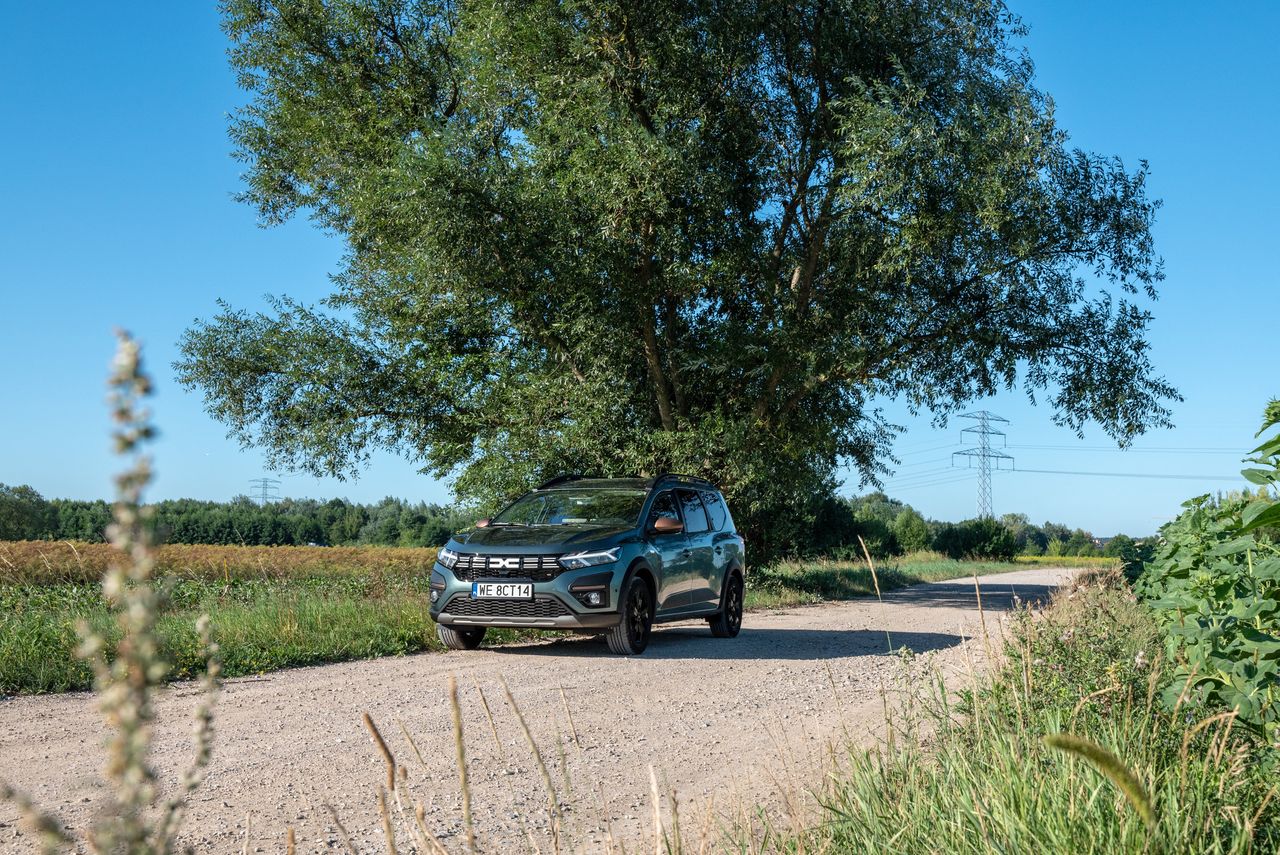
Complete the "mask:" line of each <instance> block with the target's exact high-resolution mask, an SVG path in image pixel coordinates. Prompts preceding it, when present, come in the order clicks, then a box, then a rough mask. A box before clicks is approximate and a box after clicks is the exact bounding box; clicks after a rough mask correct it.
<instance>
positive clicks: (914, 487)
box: [893, 475, 977, 493]
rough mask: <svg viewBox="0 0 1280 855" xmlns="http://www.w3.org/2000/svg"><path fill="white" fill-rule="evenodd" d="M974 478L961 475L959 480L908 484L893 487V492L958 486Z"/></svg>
mask: <svg viewBox="0 0 1280 855" xmlns="http://www.w3.org/2000/svg"><path fill="white" fill-rule="evenodd" d="M976 477H977V476H976V475H962V476H960V477H959V478H946V479H943V480H941V481H926V482H925V483H923V484H908V485H907V486H905V487H894V488H893V491H894V492H895V493H905V492H907V491H908V490H919V489H922V488H924V487H943V486H946V485H947V484H960V483H963V482H966V481H972V480H973V479H974V478H976Z"/></svg>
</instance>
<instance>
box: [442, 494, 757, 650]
mask: <svg viewBox="0 0 1280 855" xmlns="http://www.w3.org/2000/svg"><path fill="white" fill-rule="evenodd" d="M745 574H746V556H745V544H744V542H743V539H742V536H741V535H740V534H738V531H737V529H736V528H735V527H734V523H733V516H732V515H731V514H730V513H729V508H728V506H727V505H726V504H725V501H724V496H723V495H722V494H721V492H720V490H719V489H718V488H717V487H716V486H715V485H714V484H712V483H711V482H710V481H706V480H703V479H701V478H693V477H689V476H685V475H660V476H658V477H656V478H649V479H640V478H614V479H603V478H586V477H582V476H579V475H564V476H560V477H558V478H553V479H552V480H550V481H548V482H546V483H545V484H542V485H541V486H539V487H538V488H537V489H536V490H534V491H533V492H531V493H527V494H525V495H524V496H521V497H520V498H519V499H517V500H516V501H515V502H513V503H512V504H510V505H509V506H508V507H507V508H506V509H504V510H503V511H502V512H501V513H499V514H497V515H496V516H494V517H493V518H492V519H485V520H480V521H479V522H478V523H476V527H475V528H474V529H472V530H469V531H468V532H466V533H463V534H459V535H456V536H454V537H453V538H452V539H450V540H449V542H448V544H446V545H445V546H444V547H443V548H441V550H440V552H439V555H438V557H437V561H436V564H435V566H434V568H433V569H432V573H431V583H430V584H431V602H432V605H431V617H432V618H434V619H435V621H436V624H437V626H436V632H437V634H438V635H439V638H440V641H441V642H442V643H443V644H444V645H445V646H446V647H448V648H451V649H455V650H458V649H468V650H469V649H474V648H476V647H478V646H479V645H480V643H481V642H482V641H483V640H484V636H485V631H486V630H487V629H488V628H489V627H521V628H533V629H555V630H574V631H579V632H585V633H590V634H599V633H603V634H604V635H605V636H606V637H607V639H608V642H609V648H610V649H611V650H612V651H613V652H614V653H618V654H622V655H634V654H638V653H642V652H644V649H645V647H646V646H647V645H648V643H649V637H650V634H651V632H652V629H653V625H654V624H655V623H663V622H666V621H675V620H688V619H691V618H704V619H705V620H706V621H707V623H708V624H709V625H710V628H711V633H712V635H714V636H716V637H718V638H733V637H735V636H736V635H737V634H738V631H739V630H740V629H741V627H742V608H743V594H744V588H745Z"/></svg>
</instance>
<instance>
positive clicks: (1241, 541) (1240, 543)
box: [1205, 534, 1257, 558]
mask: <svg viewBox="0 0 1280 855" xmlns="http://www.w3.org/2000/svg"><path fill="white" fill-rule="evenodd" d="M1256 547H1257V543H1255V542H1254V539H1253V535H1251V534H1249V535H1244V536H1242V537H1237V538H1233V539H1231V540H1228V541H1227V542H1226V543H1220V544H1218V545H1217V546H1215V547H1214V548H1213V549H1210V550H1209V551H1208V552H1206V553H1205V555H1206V556H1208V557H1210V558H1218V557H1221V556H1223V555H1234V554H1236V553H1238V552H1245V551H1246V550H1249V549H1254V548H1256Z"/></svg>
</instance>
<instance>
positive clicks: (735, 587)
mask: <svg viewBox="0 0 1280 855" xmlns="http://www.w3.org/2000/svg"><path fill="white" fill-rule="evenodd" d="M744 594H745V586H744V585H743V584H742V576H741V575H740V574H739V573H738V571H736V570H735V571H733V572H732V573H730V574H729V578H728V579H726V580H725V583H724V594H722V595H721V598H720V602H721V603H722V604H723V605H722V606H721V607H720V612H719V613H718V614H716V615H715V616H714V617H712V618H710V619H709V620H708V621H707V623H709V624H710V625H711V634H712V635H714V636H715V637H716V638H734V637H736V636H737V634H738V631H739V630H741V629H742V607H743V597H744Z"/></svg>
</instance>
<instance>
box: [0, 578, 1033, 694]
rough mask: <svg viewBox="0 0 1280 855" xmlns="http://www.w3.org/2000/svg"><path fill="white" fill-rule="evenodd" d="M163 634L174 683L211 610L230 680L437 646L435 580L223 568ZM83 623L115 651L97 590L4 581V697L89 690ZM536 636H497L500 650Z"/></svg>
mask: <svg viewBox="0 0 1280 855" xmlns="http://www.w3.org/2000/svg"><path fill="white" fill-rule="evenodd" d="M1016 566H1017V565H1011V564H992V563H977V562H956V561H949V560H947V559H945V558H942V557H941V556H937V555H934V554H931V553H924V554H921V555H916V556H906V557H904V558H902V559H898V560H896V561H892V562H889V563H888V564H886V565H885V566H884V567H878V568H877V569H878V574H879V579H880V587H881V589H882V590H889V589H892V588H898V587H902V586H904V585H911V584H915V583H916V582H923V581H931V580H937V579H950V578H957V577H962V576H970V575H972V574H974V573H979V574H982V573H998V572H1002V571H1007V570H1010V569H1016ZM750 576H751V578H750V581H749V583H748V585H749V587H748V591H747V607H748V608H752V609H758V608H777V607H782V606H793V605H800V604H806V603H817V602H823V601H827V600H841V599H849V598H852V597H859V596H866V595H868V594H872V593H874V587H873V585H872V580H871V574H870V573H869V572H868V570H867V568H866V566H865V564H852V563H843V562H821V561H818V562H808V563H784V564H779V565H776V566H774V567H770V568H764V569H760V570H756V571H753V572H752V573H751V574H750ZM168 584H169V586H170V588H169V602H168V605H167V606H166V608H165V610H164V612H163V613H162V614H161V615H160V616H159V619H158V626H157V632H158V635H159V637H160V639H161V646H162V650H163V652H164V655H165V657H166V658H167V659H168V661H169V662H170V663H171V666H172V667H171V669H170V675H169V676H170V677H171V678H173V679H184V678H188V677H194V676H195V675H196V674H197V673H199V671H200V668H201V660H200V645H199V642H198V639H197V637H196V631H195V621H196V618H197V617H199V616H200V615H201V614H204V613H207V614H209V615H210V617H211V618H212V619H213V620H212V625H213V636H214V640H215V641H217V642H218V644H219V646H220V647H221V651H222V652H221V655H222V658H223V673H224V675H225V676H228V677H237V676H246V675H250V674H260V673H264V672H266V671H274V670H278V669H280V668H289V667H296V666H299V665H314V664H319V663H323V662H340V661H345V660H350V659H367V658H373V657H378V656H397V655H404V654H407V653H415V652H417V651H421V650H432V649H439V647H440V645H439V643H438V642H437V640H436V635H435V624H434V623H433V622H432V621H431V619H430V618H429V617H428V616H427V612H428V608H429V600H428V589H427V575H426V574H424V573H420V572H417V571H416V570H413V569H392V570H384V571H369V572H366V573H362V574H358V575H354V574H351V573H349V572H334V573H325V574H322V575H315V576H310V577H306V576H286V575H276V576H265V575H263V576H259V577H258V578H254V577H253V575H252V574H249V573H230V572H228V573H226V574H224V578H223V579H217V578H207V577H202V576H184V577H179V578H173V577H170V578H169V579H168ZM81 620H84V621H87V622H88V623H89V624H90V625H91V626H93V627H94V628H95V629H97V630H98V631H99V632H100V633H101V634H102V635H103V636H104V637H105V638H106V639H107V641H108V644H109V645H113V644H114V643H115V641H116V639H117V637H118V633H117V630H116V627H115V624H114V622H113V620H112V617H111V615H110V613H109V612H108V610H107V607H106V604H105V603H104V602H103V600H102V597H101V594H100V592H99V587H98V585H97V584H96V583H90V582H82V581H81V582H76V581H61V582H58V581H50V582H48V583H44V584H37V583H26V582H24V583H9V584H4V583H0V694H15V693H38V692H65V691H73V690H80V689H87V688H89V687H90V686H91V684H92V675H91V673H90V670H89V666H88V665H87V664H86V663H85V662H83V661H81V660H79V659H77V658H76V656H75V650H76V647H77V645H78V641H77V636H76V629H75V628H76V625H77V623H78V622H79V621H81ZM535 634H536V633H534V632H533V631H529V632H515V631H511V630H501V631H495V630H491V631H490V635H489V637H490V638H491V639H492V641H493V642H495V643H501V642H503V641H512V640H516V639H519V638H528V637H531V636H534V635H535Z"/></svg>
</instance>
